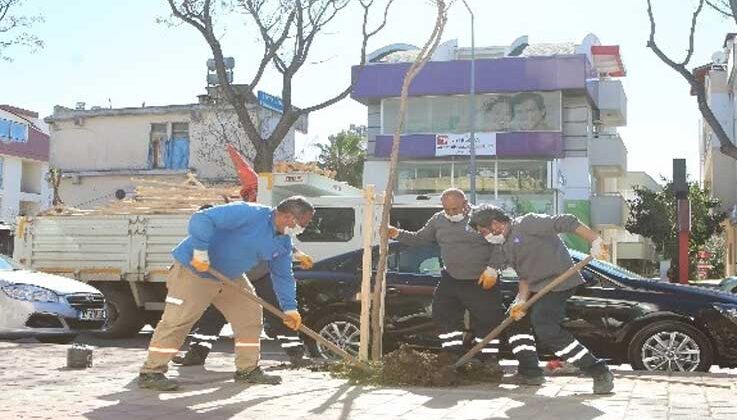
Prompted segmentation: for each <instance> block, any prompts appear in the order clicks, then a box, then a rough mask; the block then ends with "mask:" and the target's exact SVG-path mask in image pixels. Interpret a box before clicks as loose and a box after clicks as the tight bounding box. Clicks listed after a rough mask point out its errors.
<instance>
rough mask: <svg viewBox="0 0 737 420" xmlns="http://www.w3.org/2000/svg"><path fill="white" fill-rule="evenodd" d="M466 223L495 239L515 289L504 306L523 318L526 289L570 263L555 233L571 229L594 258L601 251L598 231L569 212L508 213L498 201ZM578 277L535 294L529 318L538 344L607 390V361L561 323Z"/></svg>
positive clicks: (579, 281)
mask: <svg viewBox="0 0 737 420" xmlns="http://www.w3.org/2000/svg"><path fill="white" fill-rule="evenodd" d="M469 226H470V227H471V228H472V229H475V230H477V231H478V232H479V233H480V234H481V235H482V236H483V237H484V238H486V240H487V241H488V242H489V243H492V244H495V245H499V247H495V248H496V249H495V250H494V251H493V255H494V256H493V257H492V259H495V260H496V261H498V260H499V259H506V261H507V263H508V264H509V265H510V266H511V267H512V268H514V269H515V270H516V271H517V275H518V276H519V278H520V282H519V292H518V294H517V298H516V299H515V302H514V303H513V304H512V305H511V307H510V310H509V312H510V315H511V316H512V317H513V318H515V319H522V318H524V316H525V312H524V311H523V310H522V305H523V304H524V303H525V302H526V301H527V299H528V298H529V296H530V294H531V293H535V292H538V291H540V290H541V289H542V288H543V287H545V285H546V284H548V283H550V282H551V281H552V280H553V279H555V278H556V277H557V276H558V275H560V274H562V273H563V272H565V271H566V270H568V269H569V268H571V267H572V266H573V262H572V260H571V255H570V254H569V253H568V249H567V248H566V246H565V245H564V244H563V241H562V240H561V239H560V237H559V236H558V234H560V233H573V234H576V235H578V236H580V237H581V238H583V239H585V240H586V241H588V242H589V243H590V244H591V250H590V254H591V255H592V256H593V257H594V258H601V257H605V256H606V249H605V247H604V245H603V241H602V239H601V238H600V237H599V235H598V234H597V233H596V232H594V231H592V230H591V229H589V228H588V226H586V225H584V224H583V223H581V222H580V221H579V220H578V219H577V218H576V217H575V216H573V215H570V214H560V215H555V216H548V215H543V214H526V215H524V216H521V217H518V218H515V219H512V218H510V217H509V215H507V214H506V213H505V212H504V210H502V209H501V208H499V207H495V206H492V205H482V206H479V207H478V208H476V209H474V212H473V214H472V215H471V220H470V222H469ZM583 282H584V281H583V278H582V277H581V275H580V274H579V273H576V274H574V275H573V276H571V277H570V278H569V279H567V280H566V281H564V282H563V283H562V284H560V285H559V286H557V287H556V288H554V289H553V290H552V291H551V292H549V293H548V294H546V295H545V296H543V297H542V298H540V300H538V301H537V303H535V305H533V306H532V308H531V313H530V321H531V323H532V326H533V329H534V331H535V335H536V336H537V338H538V339H539V340H540V342H542V343H543V345H545V346H548V347H549V348H550V349H551V350H552V351H553V352H554V353H555V355H556V356H558V357H560V358H562V359H565V360H566V361H568V362H570V363H573V364H574V365H575V366H576V367H578V368H579V369H581V370H582V371H583V372H585V373H587V374H588V375H590V376H592V377H593V379H594V386H593V388H594V393H595V394H606V393H609V392H611V391H612V389H613V387H614V375H612V373H611V371H610V370H609V368H608V367H607V364H606V362H605V361H604V360H601V359H598V358H596V357H595V356H594V355H593V354H591V352H590V351H589V350H588V349H587V348H586V347H585V346H584V345H583V344H581V343H580V342H579V341H578V340H576V338H575V337H573V335H571V334H570V333H569V332H568V331H566V330H565V329H564V328H563V327H562V326H561V323H562V321H563V318H564V316H565V310H566V302H567V301H568V299H569V298H571V296H573V295H574V293H575V292H576V289H577V288H578V286H580V285H582V284H583Z"/></svg>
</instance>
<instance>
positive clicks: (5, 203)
mask: <svg viewBox="0 0 737 420" xmlns="http://www.w3.org/2000/svg"><path fill="white" fill-rule="evenodd" d="M48 161H49V136H48V134H47V133H46V132H45V126H44V124H43V122H41V121H39V119H38V113H36V112H33V111H29V110H26V109H22V108H18V107H15V106H12V105H0V253H2V254H6V255H12V239H11V237H12V235H13V229H14V227H15V224H16V218H17V217H18V216H33V215H35V214H37V213H38V212H40V211H42V210H45V209H46V208H47V207H48V206H49V203H50V201H51V196H50V191H49V188H48V182H47V181H46V177H47V174H48V171H49V164H48Z"/></svg>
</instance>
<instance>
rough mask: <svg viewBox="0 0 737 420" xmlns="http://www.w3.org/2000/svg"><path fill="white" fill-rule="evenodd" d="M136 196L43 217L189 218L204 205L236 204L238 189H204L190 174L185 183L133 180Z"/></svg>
mask: <svg viewBox="0 0 737 420" xmlns="http://www.w3.org/2000/svg"><path fill="white" fill-rule="evenodd" d="M131 180H132V181H133V183H134V184H136V186H137V187H136V194H135V196H133V197H131V198H125V199H123V200H115V201H111V202H110V203H109V204H107V205H104V206H101V207H98V208H95V209H90V210H82V209H77V208H73V207H63V206H57V207H54V208H52V209H49V210H47V211H46V212H44V213H43V215H46V216H49V215H53V216H82V215H95V216H104V215H146V214H192V213H194V212H195V211H197V209H199V208H200V207H201V206H202V205H204V204H223V203H226V202H233V201H238V200H240V199H241V197H240V194H239V192H240V187H239V186H238V185H237V184H234V183H230V184H213V185H208V186H205V185H204V184H202V183H201V182H200V181H199V180H197V178H196V177H195V176H194V175H193V174H189V175H188V176H187V180H186V181H185V182H184V183H174V182H164V181H156V180H151V179H145V178H132V179H131Z"/></svg>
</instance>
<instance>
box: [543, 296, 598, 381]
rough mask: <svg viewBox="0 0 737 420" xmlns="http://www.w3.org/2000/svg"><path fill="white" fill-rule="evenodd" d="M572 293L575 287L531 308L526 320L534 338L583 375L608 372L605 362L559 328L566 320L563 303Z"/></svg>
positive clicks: (547, 298)
mask: <svg viewBox="0 0 737 420" xmlns="http://www.w3.org/2000/svg"><path fill="white" fill-rule="evenodd" d="M575 293H576V289H575V288H574V289H569V290H563V291H560V292H550V293H548V294H547V295H545V296H543V297H542V298H540V300H538V301H537V303H535V304H534V305H532V308H531V310H530V315H529V318H530V321H531V323H532V327H533V329H534V330H535V335H536V336H537V338H538V340H540V343H541V344H542V345H543V346H545V347H547V348H548V349H550V350H551V351H553V352H554V353H555V355H556V356H558V357H559V358H561V359H563V360H566V361H567V362H569V363H573V364H574V365H575V366H576V367H578V368H579V369H581V370H582V371H584V372H585V373H587V374H589V375H595V374H598V373H602V372H605V371H606V370H607V369H608V368H607V365H606V362H605V361H604V360H601V359H597V358H596V357H594V355H593V354H591V352H590V351H589V349H587V348H586V347H584V345H583V344H581V343H579V342H578V340H576V338H575V337H573V335H571V333H569V332H568V331H566V329H565V328H563V327H562V325H561V324H562V322H563V318H564V317H565V312H566V301H568V299H570V298H571V296H573V295H574V294H575Z"/></svg>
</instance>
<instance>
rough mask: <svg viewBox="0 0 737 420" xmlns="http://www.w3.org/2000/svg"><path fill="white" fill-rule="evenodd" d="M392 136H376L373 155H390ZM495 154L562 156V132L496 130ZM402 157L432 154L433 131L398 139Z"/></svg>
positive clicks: (509, 155)
mask: <svg viewBox="0 0 737 420" xmlns="http://www.w3.org/2000/svg"><path fill="white" fill-rule="evenodd" d="M391 148H392V136H390V135H379V136H376V148H375V150H374V156H375V157H389V155H390V154H391ZM496 152H497V156H498V157H502V158H514V157H528V158H531V157H542V158H561V157H563V135H562V134H561V133H560V132H520V133H498V134H497V135H496ZM399 156H400V157H401V158H434V157H435V134H408V135H404V136H402V138H401V140H400V142H399Z"/></svg>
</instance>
